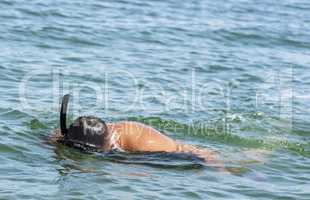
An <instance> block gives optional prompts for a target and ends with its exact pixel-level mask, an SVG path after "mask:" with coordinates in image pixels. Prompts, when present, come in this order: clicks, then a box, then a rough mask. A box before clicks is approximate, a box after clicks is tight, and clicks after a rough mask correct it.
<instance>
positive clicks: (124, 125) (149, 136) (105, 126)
mask: <svg viewBox="0 0 310 200" xmlns="http://www.w3.org/2000/svg"><path fill="white" fill-rule="evenodd" d="M69 97H70V96H69V95H68V94H67V95H65V96H64V97H63V101H62V105H61V112H60V130H59V129H58V130H56V131H55V132H54V134H53V135H52V136H51V138H50V139H51V141H52V142H54V143H62V144H64V145H68V146H71V147H76V148H80V149H84V150H90V151H97V152H109V151H112V150H119V151H126V152H170V153H186V154H192V155H194V156H197V157H199V158H202V159H204V160H205V161H206V162H207V163H209V164H216V165H217V164H218V162H216V156H217V154H216V153H215V152H214V151H212V150H209V149H205V148H199V147H196V146H192V145H188V144H182V143H179V142H177V141H175V140H173V139H172V138H170V137H168V136H166V135H164V134H162V133H160V132H159V131H157V130H156V129H154V128H152V127H150V126H147V125H145V124H142V123H138V122H132V121H121V122H116V123H105V122H104V121H103V120H102V119H100V118H98V117H93V116H83V117H78V118H77V119H76V120H75V121H74V122H73V123H72V124H71V125H70V127H69V128H67V127H66V115H67V107H68V101H69Z"/></svg>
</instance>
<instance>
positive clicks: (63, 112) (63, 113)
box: [60, 94, 70, 138]
mask: <svg viewBox="0 0 310 200" xmlns="http://www.w3.org/2000/svg"><path fill="white" fill-rule="evenodd" d="M69 99H70V94H66V95H65V96H64V97H63V98H62V103H61V109H60V130H61V134H62V135H63V136H64V137H65V138H66V137H67V135H68V128H67V111H68V103H69Z"/></svg>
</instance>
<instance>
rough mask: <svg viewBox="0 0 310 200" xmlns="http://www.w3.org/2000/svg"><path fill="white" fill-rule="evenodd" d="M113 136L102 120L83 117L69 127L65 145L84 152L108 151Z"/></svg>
mask: <svg viewBox="0 0 310 200" xmlns="http://www.w3.org/2000/svg"><path fill="white" fill-rule="evenodd" d="M110 137H111V134H110V132H109V130H108V127H107V125H106V123H105V122H104V121H103V120H101V119H100V118H97V117H93V116H83V117H79V118H77V119H76V120H75V121H74V122H73V123H72V124H71V125H70V127H69V129H68V131H67V134H66V135H65V137H64V143H65V144H67V145H70V146H74V147H77V148H80V149H83V150H91V151H107V150H109V147H110V142H109V141H110Z"/></svg>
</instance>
